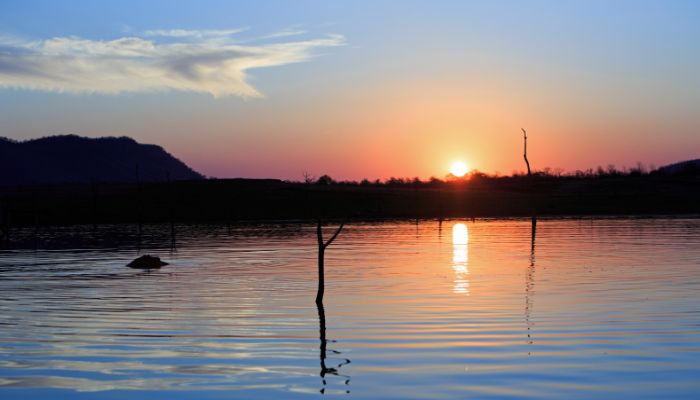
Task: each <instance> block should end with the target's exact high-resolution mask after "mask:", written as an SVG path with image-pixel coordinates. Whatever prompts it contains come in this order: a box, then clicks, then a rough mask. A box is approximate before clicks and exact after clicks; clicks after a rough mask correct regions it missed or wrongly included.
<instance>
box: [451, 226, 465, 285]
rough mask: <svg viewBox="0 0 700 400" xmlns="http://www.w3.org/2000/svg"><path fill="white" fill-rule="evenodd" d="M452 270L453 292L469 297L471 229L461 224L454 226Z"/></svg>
mask: <svg viewBox="0 0 700 400" xmlns="http://www.w3.org/2000/svg"><path fill="white" fill-rule="evenodd" d="M452 269H454V271H455V278H454V289H453V291H454V292H455V293H461V294H466V295H469V229H467V225H465V224H463V223H461V222H460V223H456V224H454V225H453V226H452Z"/></svg>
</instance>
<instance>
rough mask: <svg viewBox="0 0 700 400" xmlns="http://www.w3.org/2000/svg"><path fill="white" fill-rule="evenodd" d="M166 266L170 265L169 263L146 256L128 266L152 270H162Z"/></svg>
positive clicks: (158, 258)
mask: <svg viewBox="0 0 700 400" xmlns="http://www.w3.org/2000/svg"><path fill="white" fill-rule="evenodd" d="M164 265H168V263H166V262H163V261H160V257H155V256H150V255H144V256H141V257H139V258H137V259H135V260H134V261H132V262H130V263H129V264H127V265H126V266H127V267H129V268H139V269H152V268H160V267H162V266H164Z"/></svg>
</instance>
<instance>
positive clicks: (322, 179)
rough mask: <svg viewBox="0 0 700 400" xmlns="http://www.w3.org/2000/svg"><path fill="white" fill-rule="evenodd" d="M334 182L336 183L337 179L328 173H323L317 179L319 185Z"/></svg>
mask: <svg viewBox="0 0 700 400" xmlns="http://www.w3.org/2000/svg"><path fill="white" fill-rule="evenodd" d="M334 183H335V180H333V178H331V177H330V176H328V175H321V177H320V178H318V180H317V181H316V184H317V185H331V184H334Z"/></svg>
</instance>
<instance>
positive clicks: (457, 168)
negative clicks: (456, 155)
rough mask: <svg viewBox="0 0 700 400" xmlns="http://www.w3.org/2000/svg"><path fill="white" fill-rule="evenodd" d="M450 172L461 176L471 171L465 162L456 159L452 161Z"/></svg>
mask: <svg viewBox="0 0 700 400" xmlns="http://www.w3.org/2000/svg"><path fill="white" fill-rule="evenodd" d="M450 172H451V173H452V175H454V176H456V177H458V178H461V177H463V176H464V174H466V173H467V172H469V167H467V164H465V163H463V162H462V161H455V162H453V163H452V167H450Z"/></svg>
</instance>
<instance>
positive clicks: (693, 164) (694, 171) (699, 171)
mask: <svg viewBox="0 0 700 400" xmlns="http://www.w3.org/2000/svg"><path fill="white" fill-rule="evenodd" d="M656 171H657V172H658V173H661V174H665V175H700V158H698V159H695V160H687V161H681V162H677V163H674V164H669V165H665V166H663V167H660V168H659V169H657V170H656Z"/></svg>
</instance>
